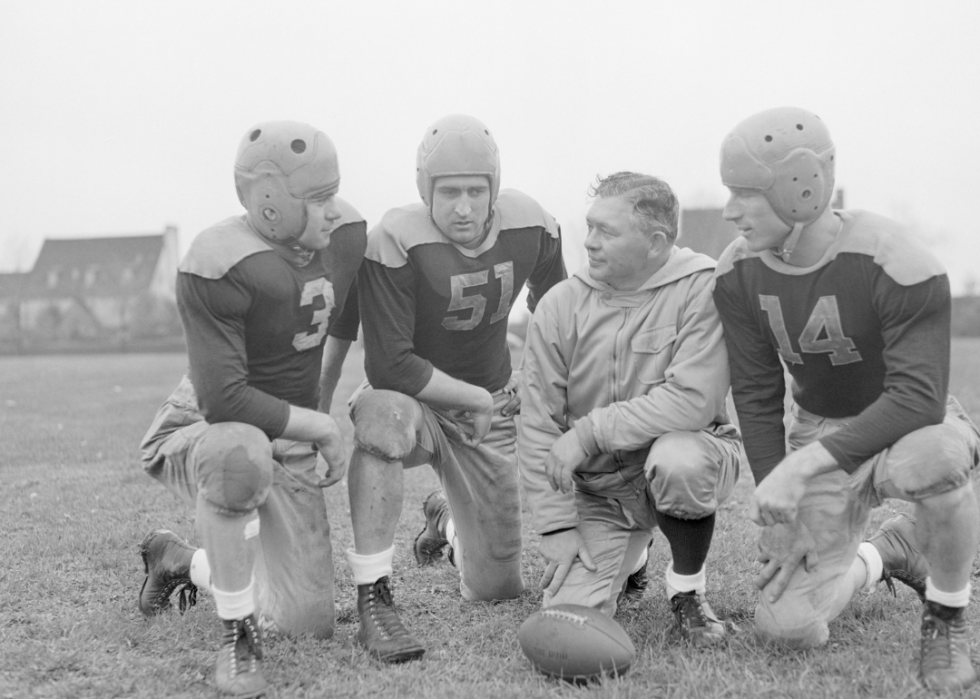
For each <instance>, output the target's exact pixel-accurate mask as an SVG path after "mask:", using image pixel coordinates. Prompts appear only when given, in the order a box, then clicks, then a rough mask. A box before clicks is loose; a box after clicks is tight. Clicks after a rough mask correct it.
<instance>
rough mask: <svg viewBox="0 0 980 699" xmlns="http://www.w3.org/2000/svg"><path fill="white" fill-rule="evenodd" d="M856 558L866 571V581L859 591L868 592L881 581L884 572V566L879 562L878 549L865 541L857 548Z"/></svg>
mask: <svg viewBox="0 0 980 699" xmlns="http://www.w3.org/2000/svg"><path fill="white" fill-rule="evenodd" d="M858 558H860V559H861V560H862V561H864V565H865V567H866V568H867V569H868V579H867V580H866V581H865V583H864V586H863V587H862V588H861V589H862V590H864V591H865V592H870V591H871V590H873V589H874V588H875V585H877V584H878V581H879V580H881V575H882V573H884V571H885V564H884V563H883V562H882V560H881V554H880V553H878V549H876V548H875V546H874V544H871V543H868V542H867V541H862V542H861V545H860V546H858Z"/></svg>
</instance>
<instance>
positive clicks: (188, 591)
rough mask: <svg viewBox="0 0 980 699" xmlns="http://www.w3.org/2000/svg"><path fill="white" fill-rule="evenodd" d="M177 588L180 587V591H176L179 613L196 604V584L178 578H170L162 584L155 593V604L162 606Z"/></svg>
mask: <svg viewBox="0 0 980 699" xmlns="http://www.w3.org/2000/svg"><path fill="white" fill-rule="evenodd" d="M177 588H180V592H178V593H177V608H178V609H179V610H180V613H181V614H183V613H184V612H186V611H187V610H188V609H190V608H191V607H193V606H194V605H195V604H197V585H195V584H194V583H192V582H189V581H187V580H181V579H178V580H171V581H170V582H168V583H167V584H166V585H164V586H163V589H162V590H160V594H159V595H157V598H156V604H155V606H158V607H163V606H164V605H165V604H166V602H167V600H168V599H169V597H170V595H172V594H173V593H174V590H176V589H177Z"/></svg>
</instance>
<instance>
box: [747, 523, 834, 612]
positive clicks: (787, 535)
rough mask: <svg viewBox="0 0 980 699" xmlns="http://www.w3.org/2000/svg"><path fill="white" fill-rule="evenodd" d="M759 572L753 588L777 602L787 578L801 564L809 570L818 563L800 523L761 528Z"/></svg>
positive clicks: (810, 539) (814, 547)
mask: <svg viewBox="0 0 980 699" xmlns="http://www.w3.org/2000/svg"><path fill="white" fill-rule="evenodd" d="M757 560H758V561H759V562H760V563H762V570H761V571H759V575H758V577H756V579H755V586H756V588H757V589H759V590H762V591H763V593H764V594H765V595H766V597H767V598H768V599H769V601H770V602H775V601H776V600H778V599H779V598H780V597H781V596H782V594H783V592H784V591H785V590H786V586H787V585H788V584H789V581H790V578H791V577H792V576H793V573H795V572H796V569H797V568H799V566H800V564H801V563H802V564H803V566H804V568H805V570H807V571H808V572H809V571H812V570H813V568H814V567H815V566H816V565H817V563H818V562H819V561H820V557H819V556H818V555H817V543H816V541H814V539H813V535H812V534H811V533H810V530H809V529H807V527H806V525H805V524H803V523H802V522H800V521H798V520H797V521H795V522H792V523H790V524H775V525H772V526H768V527H764V528H763V530H762V535H761V536H760V537H759V556H758V558H757Z"/></svg>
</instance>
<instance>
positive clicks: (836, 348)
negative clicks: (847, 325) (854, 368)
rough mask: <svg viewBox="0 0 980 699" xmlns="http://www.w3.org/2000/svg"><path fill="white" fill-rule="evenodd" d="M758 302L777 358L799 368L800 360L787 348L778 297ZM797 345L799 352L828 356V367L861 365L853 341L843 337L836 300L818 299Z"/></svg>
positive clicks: (784, 325)
mask: <svg viewBox="0 0 980 699" xmlns="http://www.w3.org/2000/svg"><path fill="white" fill-rule="evenodd" d="M759 302H760V304H761V305H762V310H763V311H765V312H766V315H768V316H769V327H770V328H772V332H773V335H775V336H776V342H777V343H779V356H780V357H782V358H783V360H784V361H786V362H789V363H792V364H802V363H803V357H801V356H800V355H799V354H798V353H797V352H795V351H794V350H793V345H792V344H790V341H789V333H788V332H786V321H785V320H784V319H783V307H782V306H781V305H780V303H779V297H778V296H762V295H760V296H759ZM798 342H799V344H800V351H801V352H806V353H807V354H829V355H830V363H831V364H833V365H834V366H841V365H842V364H853V363H854V362H860V361H861V353H860V352H858V351H857V350H856V349H854V347H855V344H854V340H852V339H851V338H849V337H847V336H845V335H844V328H843V326H842V325H841V322H840V309H839V308H838V307H837V297H836V296H821V297H820V300H819V301H817V305H816V306H814V307H813V312H812V313H811V314H810V319H809V320H808V321H807V322H806V327H804V328H803V332H801V333H800V337H799V340H798Z"/></svg>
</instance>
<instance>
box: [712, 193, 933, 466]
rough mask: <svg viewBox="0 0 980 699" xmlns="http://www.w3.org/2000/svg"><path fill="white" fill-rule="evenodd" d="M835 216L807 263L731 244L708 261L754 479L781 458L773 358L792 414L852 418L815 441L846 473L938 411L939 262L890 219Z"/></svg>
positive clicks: (780, 405)
mask: <svg viewBox="0 0 980 699" xmlns="http://www.w3.org/2000/svg"><path fill="white" fill-rule="evenodd" d="M837 213H838V215H839V216H840V217H841V219H842V222H843V227H842V229H841V232H840V234H839V235H838V237H837V239H836V240H835V241H834V243H833V244H832V245H831V247H830V249H829V250H828V251H827V253H826V254H825V255H824V257H823V259H822V260H821V261H820V262H819V263H817V264H816V265H814V266H813V267H810V268H799V267H792V266H790V265H787V264H785V263H783V262H782V261H781V260H779V259H778V258H776V257H775V256H773V255H771V254H770V253H768V252H765V253H761V254H759V253H752V252H751V251H749V250H748V249H747V248H746V247H745V246H744V244H743V242H742V240H741V239H739V240H736V241H735V242H734V243H732V244H731V245H730V246H729V247H728V249H727V250H726V251H725V253H724V254H723V255H722V258H721V260H720V261H719V263H718V268H717V270H716V280H715V290H714V298H715V304H716V305H717V306H718V310H719V312H720V314H721V318H722V322H723V324H724V329H725V338H726V343H727V346H728V351H729V362H730V364H731V369H732V389H733V394H734V398H735V404H736V407H737V409H738V414H739V421H740V427H741V429H742V434H743V439H744V443H745V450H746V453H747V455H748V457H749V461H750V463H751V465H752V469H753V473H754V474H755V476H756V479H757V480H760V479H761V477H763V476H764V475H765V474H767V473H768V472H769V471H771V470H772V469H773V468H774V467H775V466H776V464H778V463H779V461H780V460H781V459H782V458H783V457H784V456H785V445H784V430H783V397H784V389H785V384H784V381H783V369H782V365H781V363H780V359H781V360H782V362H783V364H785V366H786V368H787V370H788V371H789V373H790V375H791V376H792V379H793V381H792V392H793V398H794V400H795V401H796V403H797V404H798V405H800V407H802V408H804V409H805V410H807V411H809V412H811V413H813V414H815V415H820V416H823V417H828V418H852V419H849V420H848V421H847V425H846V426H845V427H843V428H842V429H841V430H839V431H838V432H837V433H835V434H833V435H830V436H827V437H824V438H823V439H821V440H820V441H821V443H822V444H823V445H824V447H826V448H827V450H828V451H829V452H830V453H831V454H833V455H834V457H835V458H836V459H837V461H838V463H839V464H840V465H841V466H842V467H843V468H844V469H845V470H847V471H853V470H854V469H856V468H857V467H858V466H859V465H860V464H861V463H862V462H864V461H865V460H866V459H868V458H870V457H871V456H873V455H874V454H876V453H878V452H880V451H881V450H882V449H885V448H886V447H888V446H890V445H891V444H893V443H894V442H895V441H897V440H898V439H899V438H901V437H902V436H904V435H905V434H908V433H909V432H911V431H913V430H915V429H919V428H920V427H924V426H926V425H928V424H934V423H936V422H939V421H941V420H942V418H943V415H944V414H945V407H944V406H945V401H946V392H947V388H948V383H949V349H950V332H949V324H950V293H949V280H948V278H947V277H946V274H945V272H944V270H943V269H942V266H941V265H940V264H939V262H938V261H937V260H936V259H935V257H934V256H933V255H932V254H930V253H929V252H928V251H927V250H926V249H925V248H924V246H923V245H922V244H921V243H920V242H918V241H917V240H916V239H915V238H913V237H912V236H910V235H909V234H908V233H907V232H905V231H904V230H902V229H901V228H900V227H899V226H898V225H897V224H895V223H894V222H892V221H890V220H888V219H886V218H883V217H881V216H876V215H874V214H870V213H867V212H863V211H850V212H847V211H840V212H837ZM804 235H805V233H804Z"/></svg>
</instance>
